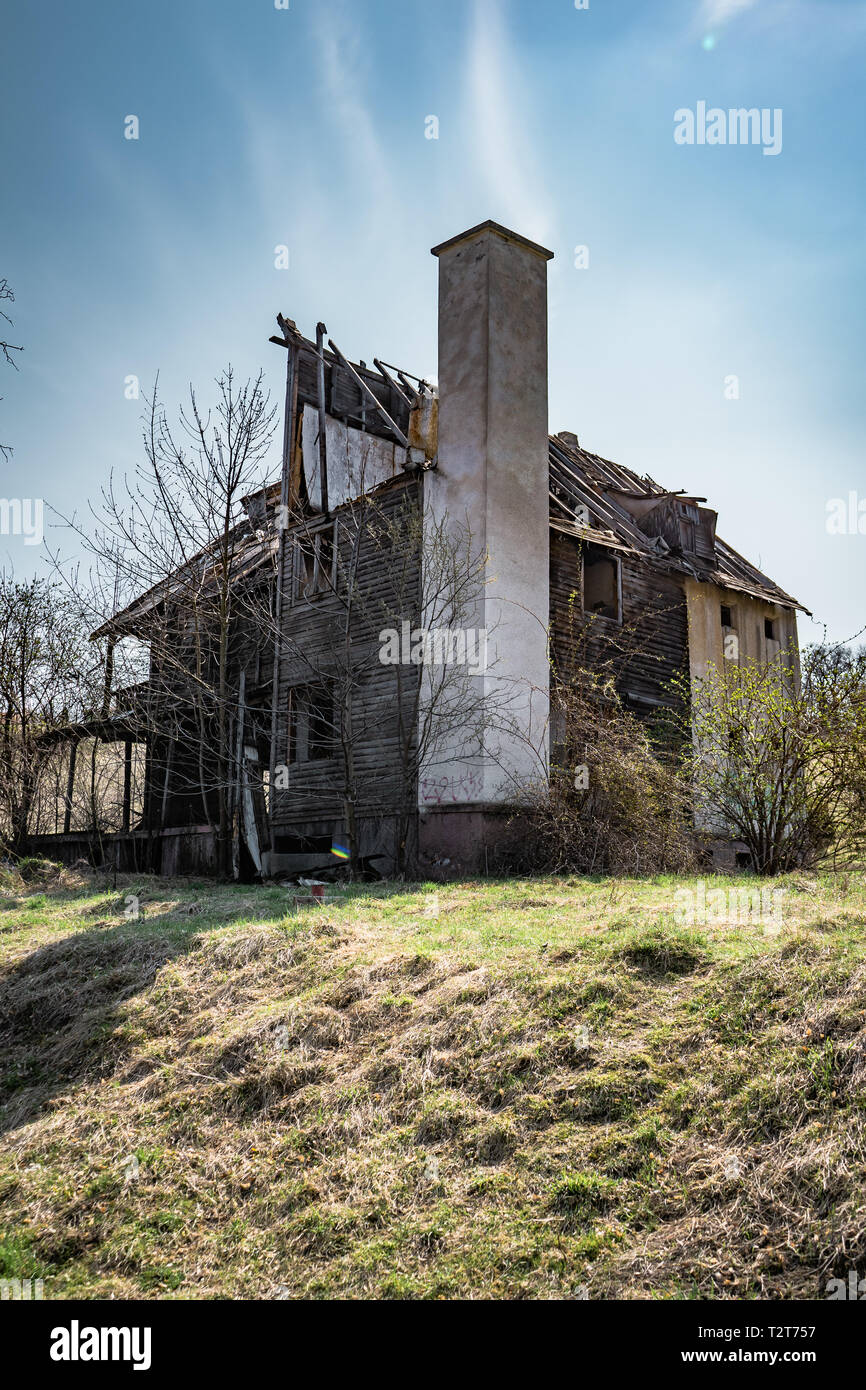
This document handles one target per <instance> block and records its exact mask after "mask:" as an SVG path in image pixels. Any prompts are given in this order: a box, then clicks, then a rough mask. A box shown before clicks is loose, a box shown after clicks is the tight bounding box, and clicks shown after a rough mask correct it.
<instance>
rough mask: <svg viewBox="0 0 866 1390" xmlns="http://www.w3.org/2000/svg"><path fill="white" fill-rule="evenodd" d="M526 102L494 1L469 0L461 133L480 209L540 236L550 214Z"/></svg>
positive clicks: (548, 224)
mask: <svg viewBox="0 0 866 1390" xmlns="http://www.w3.org/2000/svg"><path fill="white" fill-rule="evenodd" d="M531 115H532V106H531V102H530V101H529V99H528V96H527V93H526V87H525V82H524V80H523V76H522V73H521V65H520V63H519V62H518V59H517V54H516V50H515V49H514V48H513V46H512V43H511V40H510V38H509V35H508V32H507V30H506V27H505V24H504V21H503V16H502V10H501V7H500V5H499V4H498V3H497V0H475V8H474V13H473V19H472V26H471V30H470V36H469V49H468V64H467V133H468V135H469V138H470V140H471V141H472V142H473V147H474V148H473V153H474V157H475V163H476V169H477V177H478V184H479V187H480V188H481V189H483V192H484V194H485V196H486V197H487V199H488V200H489V204H490V208H489V212H488V213H487V214H486V215H488V216H492V217H493V218H495V219H496V220H498V221H503V222H506V223H508V224H509V225H511V226H514V227H519V228H520V230H521V231H523V232H526V233H527V234H528V235H529V236H534V237H537V238H538V239H539V240H543V239H544V238H545V237H546V236H547V235H548V234H549V232H550V228H551V225H552V222H553V217H552V214H551V210H550V204H549V199H548V196H547V193H546V191H545V189H544V186H543V183H542V180H541V178H540V177H539V174H538V168H539V162H540V161H539V151H538V149H536V148H534V147H533V144H532V140H531V136H530V135H529V133H528V132H529V130H530V128H531V124H532V121H531Z"/></svg>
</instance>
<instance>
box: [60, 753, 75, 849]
mask: <svg viewBox="0 0 866 1390" xmlns="http://www.w3.org/2000/svg"><path fill="white" fill-rule="evenodd" d="M77 757H78V739H73V741H72V746H71V748H70V750H69V774H68V776H67V778H66V810H65V811H64V813H63V833H64V835H68V834H69V829H70V826H71V825H72V794H73V792H74V791H75V760H76V758H77Z"/></svg>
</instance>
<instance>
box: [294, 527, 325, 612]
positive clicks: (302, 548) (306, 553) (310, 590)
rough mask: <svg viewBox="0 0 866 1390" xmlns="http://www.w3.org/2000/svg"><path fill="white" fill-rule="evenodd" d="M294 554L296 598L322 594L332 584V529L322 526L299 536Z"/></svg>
mask: <svg viewBox="0 0 866 1390" xmlns="http://www.w3.org/2000/svg"><path fill="white" fill-rule="evenodd" d="M295 553H296V555H297V564H296V579H297V582H296V585H295V597H296V598H311V597H312V595H313V594H324V593H327V592H328V590H329V589H331V588H332V587H333V584H334V569H335V566H334V560H335V547H334V527H333V524H331V525H330V526H323V527H322V528H321V529H320V530H318V531H314V532H312V533H311V534H309V535H305V536H299V537H298V540H297V544H296V549H295Z"/></svg>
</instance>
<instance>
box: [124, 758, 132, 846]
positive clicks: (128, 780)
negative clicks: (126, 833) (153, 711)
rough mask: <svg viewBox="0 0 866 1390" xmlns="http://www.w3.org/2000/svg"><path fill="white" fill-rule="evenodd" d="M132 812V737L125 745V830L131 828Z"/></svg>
mask: <svg viewBox="0 0 866 1390" xmlns="http://www.w3.org/2000/svg"><path fill="white" fill-rule="evenodd" d="M131 814H132V739H131V738H128V739H127V740H126V742H125V743H124V745H123V820H122V822H121V825H122V828H123V829H124V830H128V829H129V822H130V818H131Z"/></svg>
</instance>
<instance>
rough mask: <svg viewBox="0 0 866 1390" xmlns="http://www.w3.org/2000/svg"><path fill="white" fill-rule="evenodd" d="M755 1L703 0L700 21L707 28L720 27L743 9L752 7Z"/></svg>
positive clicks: (756, 1) (756, 0)
mask: <svg viewBox="0 0 866 1390" xmlns="http://www.w3.org/2000/svg"><path fill="white" fill-rule="evenodd" d="M757 3H758V0H704V2H703V4H702V6H701V19H700V22H701V24H702V25H704V26H706V27H707V28H708V29H720V28H721V27H722V25H723V24H728V23H729V22H730V21H731V20H732V19H736V17H737V15H738V14H742V13H743V11H744V10H752V9H754V8H755V6H756V5H757Z"/></svg>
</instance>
